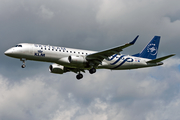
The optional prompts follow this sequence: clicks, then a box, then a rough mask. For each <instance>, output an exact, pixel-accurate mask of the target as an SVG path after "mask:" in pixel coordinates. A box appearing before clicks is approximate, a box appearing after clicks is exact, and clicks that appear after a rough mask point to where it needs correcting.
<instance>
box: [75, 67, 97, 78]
mask: <svg viewBox="0 0 180 120" xmlns="http://www.w3.org/2000/svg"><path fill="white" fill-rule="evenodd" d="M95 72H96V69H95V68H91V69H90V70H89V73H90V74H93V73H95ZM76 78H77V79H78V80H80V79H82V78H83V74H81V73H80V72H79V73H78V74H77V75H76Z"/></svg>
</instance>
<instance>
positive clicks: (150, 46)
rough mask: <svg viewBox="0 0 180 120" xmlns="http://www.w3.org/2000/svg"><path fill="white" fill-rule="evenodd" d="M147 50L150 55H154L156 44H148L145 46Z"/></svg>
mask: <svg viewBox="0 0 180 120" xmlns="http://www.w3.org/2000/svg"><path fill="white" fill-rule="evenodd" d="M147 51H148V52H150V54H151V55H156V54H157V47H156V44H149V45H148V46H147Z"/></svg>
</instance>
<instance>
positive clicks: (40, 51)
mask: <svg viewBox="0 0 180 120" xmlns="http://www.w3.org/2000/svg"><path fill="white" fill-rule="evenodd" d="M34 56H40V57H45V54H43V51H42V50H38V53H34Z"/></svg>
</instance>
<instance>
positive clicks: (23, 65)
mask: <svg viewBox="0 0 180 120" xmlns="http://www.w3.org/2000/svg"><path fill="white" fill-rule="evenodd" d="M20 61H22V62H23V64H22V66H21V67H22V68H25V67H26V65H25V61H26V59H20Z"/></svg>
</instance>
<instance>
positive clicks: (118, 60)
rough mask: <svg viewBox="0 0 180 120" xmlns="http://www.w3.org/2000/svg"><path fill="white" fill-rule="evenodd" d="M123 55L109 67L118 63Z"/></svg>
mask: <svg viewBox="0 0 180 120" xmlns="http://www.w3.org/2000/svg"><path fill="white" fill-rule="evenodd" d="M124 56H125V55H122V56H121V57H119V58H118V59H117V60H116V61H115V62H114V63H111V65H115V64H116V63H118V62H119V61H120V60H121V59H122V58H123V57H124Z"/></svg>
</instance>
